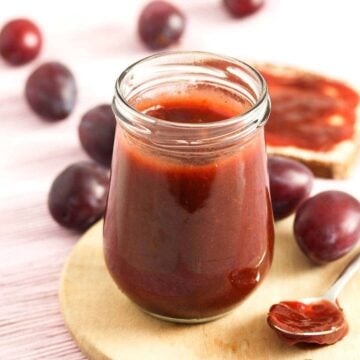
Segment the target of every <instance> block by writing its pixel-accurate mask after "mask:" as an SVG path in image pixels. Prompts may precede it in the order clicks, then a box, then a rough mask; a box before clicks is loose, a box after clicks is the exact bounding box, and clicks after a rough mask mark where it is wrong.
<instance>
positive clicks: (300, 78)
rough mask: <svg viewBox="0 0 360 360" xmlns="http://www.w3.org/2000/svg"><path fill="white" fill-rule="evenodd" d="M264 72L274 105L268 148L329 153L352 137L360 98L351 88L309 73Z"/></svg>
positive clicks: (267, 139)
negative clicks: (286, 147) (269, 146)
mask: <svg viewBox="0 0 360 360" xmlns="http://www.w3.org/2000/svg"><path fill="white" fill-rule="evenodd" d="M261 73H262V75H263V76H264V78H265V80H266V82H267V84H268V87H269V93H270V97H271V103H272V110H271V114H270V118H269V121H268V123H267V124H266V127H265V136H266V143H267V144H268V145H273V146H296V147H299V148H303V149H308V150H315V151H328V150H331V149H332V148H333V147H334V146H335V145H336V144H338V143H339V142H341V141H343V140H347V139H350V138H351V137H352V136H353V134H354V130H355V129H354V127H355V126H354V125H355V121H356V108H357V106H358V103H359V95H358V94H357V93H356V92H355V91H354V90H352V89H351V88H350V87H348V86H346V85H345V84H343V83H341V82H340V81H336V80H332V79H328V78H324V77H321V76H318V75H315V74H309V73H306V74H303V73H299V74H295V75H286V76H283V75H278V74H276V73H275V72H269V71H267V70H264V71H262V70H261Z"/></svg>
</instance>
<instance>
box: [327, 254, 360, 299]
mask: <svg viewBox="0 0 360 360" xmlns="http://www.w3.org/2000/svg"><path fill="white" fill-rule="evenodd" d="M359 269H360V253H358V254H357V255H355V256H354V257H353V259H352V260H351V261H350V262H349V264H347V265H346V266H345V269H344V270H343V271H342V273H341V274H340V275H339V277H338V278H337V279H336V281H335V282H334V284H333V285H332V286H331V288H330V289H329V290H328V291H327V292H326V294H325V295H324V297H325V298H327V299H328V300H330V301H333V302H335V301H336V299H337V297H338V295H339V294H340V291H341V290H342V289H343V287H344V286H345V285H346V283H347V282H348V281H349V280H350V279H351V277H352V276H353V275H354V274H355V273H356V272H357V271H358V270H359Z"/></svg>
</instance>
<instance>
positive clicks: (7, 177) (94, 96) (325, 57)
mask: <svg viewBox="0 0 360 360" xmlns="http://www.w3.org/2000/svg"><path fill="white" fill-rule="evenodd" d="M145 2H146V1H142V0H131V1H130V0H129V1H126V0H116V1H115V0H102V1H96V2H95V1H94V2H91V1H89V2H84V1H81V2H80V1H74V0H72V1H70V0H63V1H61V2H60V1H56V2H54V1H43V0H31V1H29V0H12V1H6V2H5V1H2V2H1V5H0V8H1V10H0V26H1V25H2V24H3V23H4V22H5V21H7V20H9V19H11V18H13V17H19V16H22V17H29V18H32V19H33V20H35V21H36V22H37V23H38V24H39V25H40V26H41V28H42V30H43V33H44V38H45V42H44V48H43V51H42V53H41V56H40V57H39V58H38V59H36V60H35V61H34V62H32V63H30V64H28V65H26V66H23V67H20V68H11V67H9V66H7V65H6V64H5V63H4V62H3V61H1V59H0V174H1V176H0V197H1V201H0V225H1V226H0V358H1V359H5V360H8V359H74V360H75V359H83V355H81V353H80V352H79V351H78V349H77V348H76V346H75V345H74V343H73V341H72V340H71V338H70V336H69V335H68V333H67V331H66V329H65V327H64V324H63V320H62V317H61V314H60V310H59V303H58V297H57V292H58V284H59V277H60V272H61V269H62V266H63V264H64V261H65V259H66V257H67V255H68V253H69V251H70V249H71V248H72V246H73V245H74V244H75V243H76V241H77V239H78V238H79V234H77V233H74V232H71V231H68V230H66V229H62V228H61V227H60V226H58V225H57V224H56V223H55V222H54V221H53V220H52V219H51V218H50V216H49V213H48V210H47V205H46V201H47V193H48V190H49V186H50V184H51V182H52V180H53V179H54V177H55V176H56V175H57V174H58V173H59V172H60V171H61V170H62V169H63V168H64V167H66V166H67V165H69V164H70V163H72V162H75V161H78V160H82V159H87V156H86V155H85V154H84V152H83V151H82V149H81V147H80V145H79V140H78V136H77V126H78V123H79V120H80V117H81V115H82V114H83V113H84V112H85V111H86V110H87V109H89V108H90V107H92V106H95V105H97V104H99V103H103V102H110V101H111V98H112V94H113V88H114V82H115V79H116V77H117V76H118V75H119V73H120V72H121V71H122V70H123V69H124V68H125V67H126V66H127V65H129V64H130V63H132V62H133V61H135V60H137V59H139V58H141V57H144V56H146V55H149V54H150V53H149V52H148V51H147V50H146V49H145V48H144V47H143V46H142V45H141V44H140V43H139V41H138V39H137V37H136V32H135V28H136V18H137V14H138V13H139V11H140V9H141V7H142V4H144V3H145ZM173 2H174V3H177V4H178V5H179V6H181V7H182V8H183V10H184V11H185V12H186V14H187V15H188V26H187V31H186V34H185V36H184V37H183V40H182V41H181V43H180V45H179V46H178V47H177V48H179V49H186V50H206V51H213V52H218V53H222V54H226V55H231V56H235V57H238V58H242V59H244V60H255V61H273V62H280V63H283V64H291V65H296V66H300V67H303V68H308V69H313V70H318V71H321V72H323V73H325V74H330V75H333V76H336V77H339V78H341V79H344V80H346V81H349V82H350V83H352V84H353V85H354V86H355V87H357V88H359V87H360V71H359V63H360V58H359V55H358V54H359V51H358V49H357V47H358V42H357V40H356V41H355V39H357V38H358V34H360V25H359V24H360V23H359V20H358V16H359V13H360V3H359V1H358V0H348V1H346V2H345V1H344V2H340V1H329V0H316V1H314V0H291V1H289V0H267V1H266V3H267V4H266V6H265V7H264V8H263V10H262V11H261V12H259V13H258V14H257V15H255V16H252V17H249V18H248V19H244V20H233V19H231V18H230V17H229V16H228V14H227V13H226V12H225V11H224V9H223V7H222V5H221V1H220V0H189V1H187V0H183V1H181V0H177V1H175V0H174V1H173ZM47 60H58V61H61V62H64V63H65V64H67V65H68V66H69V67H70V68H71V69H72V71H73V72H74V74H75V76H76V79H77V83H78V90H79V97H78V102H77V106H76V108H75V111H74V112H73V113H72V115H71V116H70V117H69V118H68V119H66V120H65V121H62V122H58V123H55V124H49V123H46V122H43V121H41V120H40V119H39V118H38V117H37V116H36V115H35V114H34V113H32V112H31V111H30V110H29V108H28V107H27V104H26V103H25V101H24V96H23V90H24V83H25V80H26V78H27V77H28V75H29V74H30V72H31V71H32V70H33V69H34V68H35V67H36V66H38V65H39V64H40V63H42V62H44V61H47ZM359 183H360V165H358V166H357V171H356V173H355V175H354V176H353V177H352V178H351V179H349V180H347V181H336V182H335V181H323V180H322V181H321V180H318V181H317V182H316V185H315V190H314V192H318V191H319V190H322V189H329V188H336V189H342V190H345V191H348V192H350V193H352V194H353V195H354V196H356V197H358V198H360V185H359Z"/></svg>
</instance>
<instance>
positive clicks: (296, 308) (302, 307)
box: [267, 253, 360, 345]
mask: <svg viewBox="0 0 360 360" xmlns="http://www.w3.org/2000/svg"><path fill="white" fill-rule="evenodd" d="M359 269H360V253H359V254H357V255H356V256H355V257H354V258H353V259H352V261H351V262H350V263H349V264H348V265H347V266H346V268H345V269H344V270H343V272H342V273H341V274H340V276H339V277H338V279H337V280H336V281H335V283H334V284H333V285H332V286H331V288H330V289H329V290H328V291H327V292H326V293H325V294H324V295H323V296H321V297H317V298H307V299H302V300H300V301H281V302H280V303H279V304H275V305H273V306H271V308H270V311H269V314H268V318H267V320H268V324H269V325H270V327H271V328H272V329H274V330H275V331H276V332H277V334H278V335H279V336H280V337H281V338H282V339H283V340H285V341H286V342H287V343H289V344H290V345H294V344H297V343H312V344H319V345H331V344H334V343H336V342H337V341H339V340H341V339H342V338H343V337H344V336H345V335H346V334H347V332H348V329H349V327H348V324H347V322H346V319H345V316H344V313H343V311H342V309H341V308H340V306H339V305H338V302H337V300H336V299H337V297H338V295H339V293H340V291H341V290H342V289H343V287H344V286H345V284H346V283H347V282H348V281H349V279H350V278H351V277H352V276H353V275H354V274H355V273H356V272H357V271H358V270H359Z"/></svg>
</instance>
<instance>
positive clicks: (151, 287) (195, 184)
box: [104, 52, 274, 323]
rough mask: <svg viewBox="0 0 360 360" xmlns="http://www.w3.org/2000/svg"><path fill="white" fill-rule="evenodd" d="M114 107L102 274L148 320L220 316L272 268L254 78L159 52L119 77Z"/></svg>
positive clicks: (260, 95) (219, 62)
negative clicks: (105, 272)
mask: <svg viewBox="0 0 360 360" xmlns="http://www.w3.org/2000/svg"><path fill="white" fill-rule="evenodd" d="M113 110H114V113H115V115H116V118H117V128H116V136H115V143H114V152H113V160H112V172H111V184H110V192H109V198H108V205H107V211H106V216H105V225H104V253H105V260H106V264H107V267H108V269H109V272H110V274H111V275H112V277H113V279H114V281H115V282H116V284H117V286H118V287H119V288H120V289H121V290H122V291H123V292H124V293H125V294H126V295H127V296H128V297H129V298H130V299H131V300H132V301H133V302H134V303H135V304H137V305H138V306H140V307H141V308H142V309H143V310H144V311H146V312H147V313H150V314H151V315H154V316H156V317H158V318H161V319H165V320H169V321H175V322H187V323H196V322H205V321H209V320H213V319H216V318H218V317H220V316H222V315H224V314H226V313H227V312H229V311H230V310H231V309H233V308H234V307H235V306H236V305H238V304H239V303H240V302H241V301H242V300H243V299H244V298H245V297H246V296H247V295H248V294H250V293H251V292H252V291H253V290H254V289H255V288H256V287H257V286H258V285H259V283H260V282H261V281H262V279H263V278H264V276H265V275H266V273H267V272H268V270H269V267H270V264H271V260H272V253H273V237H274V233H273V217H272V210H271V203H270V197H269V189H268V174H267V166H266V152H265V143H264V129H263V126H264V124H265V122H266V120H267V118H268V115H269V111H270V102H269V97H268V93H267V87H266V83H265V81H264V79H263V78H262V77H261V75H260V74H259V73H258V72H257V71H256V70H255V69H253V68H252V67H251V66H249V65H247V64H245V63H243V62H241V61H239V60H236V59H233V58H227V57H223V56H218V55H215V54H210V53H203V52H172V53H163V54H158V55H154V56H151V57H148V58H146V59H144V60H141V61H139V62H137V63H135V64H134V65H132V66H130V67H129V68H128V69H126V70H125V71H124V72H123V73H122V74H121V76H120V77H119V79H118V80H117V83H116V94H115V97H114V101H113ZM158 115H159V116H158ZM160 115H161V116H160ZM161 117H163V119H161Z"/></svg>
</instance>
